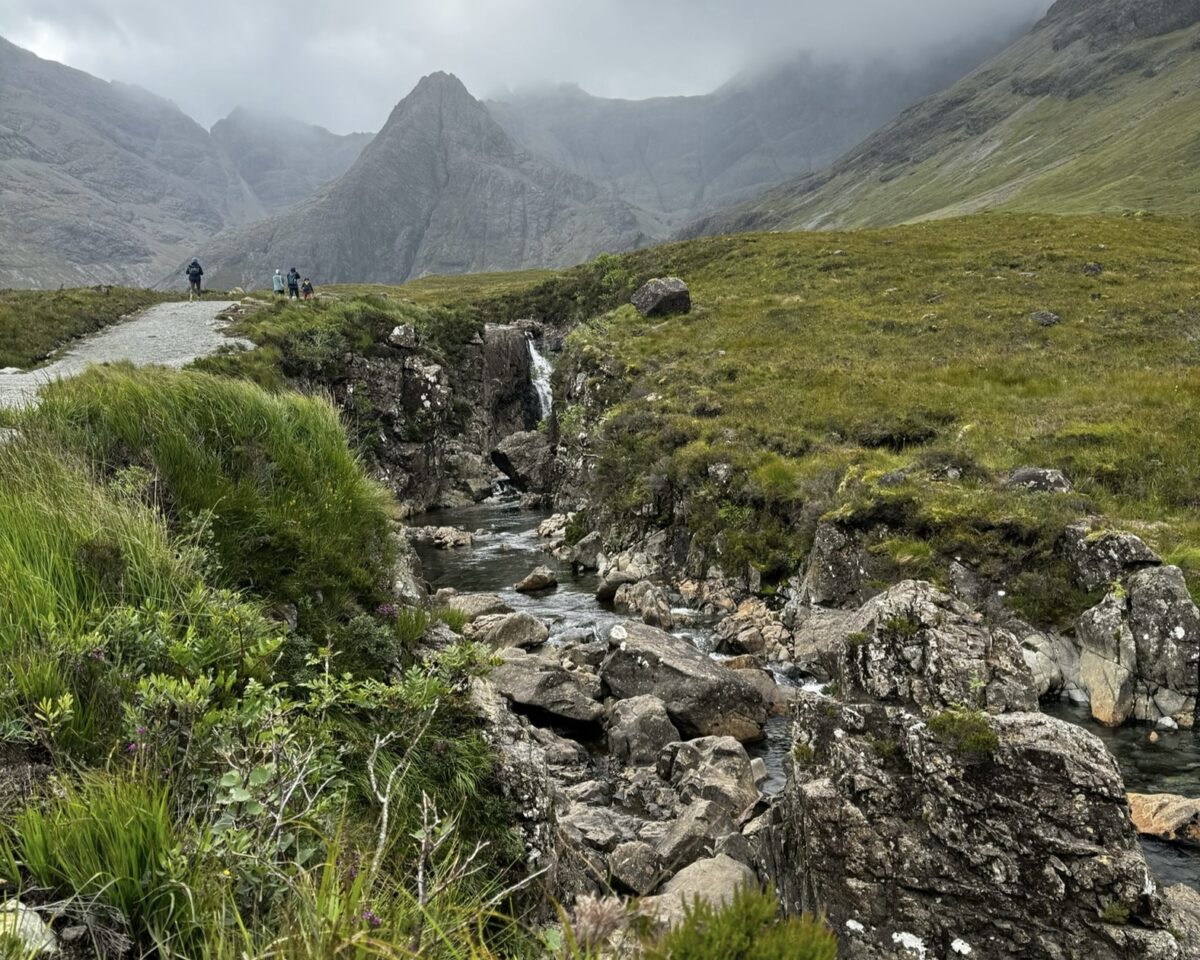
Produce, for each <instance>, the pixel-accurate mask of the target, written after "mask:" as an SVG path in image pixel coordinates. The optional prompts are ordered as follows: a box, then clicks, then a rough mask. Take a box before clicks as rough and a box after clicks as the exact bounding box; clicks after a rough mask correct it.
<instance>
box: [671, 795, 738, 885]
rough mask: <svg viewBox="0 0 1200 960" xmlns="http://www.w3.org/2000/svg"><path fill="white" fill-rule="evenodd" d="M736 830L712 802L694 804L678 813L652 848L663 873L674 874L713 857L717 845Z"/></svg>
mask: <svg viewBox="0 0 1200 960" xmlns="http://www.w3.org/2000/svg"><path fill="white" fill-rule="evenodd" d="M736 832H737V827H736V826H735V825H734V822H733V820H732V819H731V818H730V816H729V814H727V813H725V811H724V810H723V809H722V808H721V805H720V804H718V803H713V802H712V801H711V800H696V801H693V802H692V803H689V804H687V805H686V806H685V807H683V808H682V809H680V811H679V813H678V814H677V815H676V817H675V819H674V820H672V821H671V822H670V824H669V825H668V826H667V832H666V833H665V834H663V836H662V838H661V839H660V840H659V841H658V843H657V844H656V846H655V850H656V852H657V853H658V856H659V860H660V862H661V863H662V865H663V869H664V870H666V871H667V872H668V873H673V872H675V871H676V870H678V869H680V868H681V867H685V866H687V865H688V864H689V863H693V862H695V861H696V860H698V859H700V858H701V857H704V856H708V855H709V854H711V853H712V851H713V849H714V847H715V845H716V842H717V841H718V840H719V839H720V838H721V837H725V836H728V835H729V834H731V833H736Z"/></svg>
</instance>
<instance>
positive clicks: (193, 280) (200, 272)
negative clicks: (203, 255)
mask: <svg viewBox="0 0 1200 960" xmlns="http://www.w3.org/2000/svg"><path fill="white" fill-rule="evenodd" d="M183 272H184V273H185V274H187V278H188V299H189V300H191V299H192V298H193V297H198V296H200V278H201V277H203V276H204V268H203V267H202V266H200V261H199V260H197V259H196V258H195V257H192V262H191V263H189V264H188V265H187V269H185V270H184V271H183Z"/></svg>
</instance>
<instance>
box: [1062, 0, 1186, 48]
mask: <svg viewBox="0 0 1200 960" xmlns="http://www.w3.org/2000/svg"><path fill="white" fill-rule="evenodd" d="M1196 23H1200V0H1057V2H1056V3H1055V4H1054V6H1052V7H1051V8H1050V11H1049V12H1048V13H1047V14H1046V17H1045V19H1044V20H1043V21H1042V22H1041V24H1040V25H1039V26H1040V27H1041V28H1043V29H1052V30H1058V31H1059V33H1058V35H1057V36H1056V37H1055V46H1056V47H1063V46H1066V45H1068V44H1070V43H1074V42H1075V41H1076V40H1083V39H1086V40H1088V41H1089V42H1090V43H1091V45H1092V46H1093V47H1108V46H1112V45H1113V44H1119V43H1127V42H1130V41H1133V40H1140V39H1145V38H1147V37H1156V36H1161V35H1162V34H1166V33H1174V32H1175V31H1176V30H1182V29H1184V28H1185V27H1190V26H1192V25H1193V24H1196Z"/></svg>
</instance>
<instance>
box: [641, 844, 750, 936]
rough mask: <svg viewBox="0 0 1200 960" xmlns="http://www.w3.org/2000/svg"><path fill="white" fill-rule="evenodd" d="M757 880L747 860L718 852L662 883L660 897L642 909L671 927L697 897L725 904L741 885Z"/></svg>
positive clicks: (745, 885)
mask: <svg viewBox="0 0 1200 960" xmlns="http://www.w3.org/2000/svg"><path fill="white" fill-rule="evenodd" d="M757 882H758V878H757V877H756V876H755V875H754V871H753V870H751V869H750V868H749V867H747V866H746V865H745V864H744V863H739V862H738V861H737V860H734V859H733V858H731V857H728V856H726V855H725V854H718V855H717V856H715V857H710V858H708V859H705V860H697V861H696V862H695V863H693V864H690V865H689V866H686V867H684V868H683V869H682V870H680V871H679V873H677V874H676V875H675V876H673V877H672V878H671V879H670V880H668V881H667V882H666V883H665V884H663V887H662V890H661V891H660V893H659V894H658V896H656V897H651V898H649V899H647V900H643V901H642V911H643V913H645V914H647V915H649V916H653V917H655V918H656V919H657V920H658V922H659V923H660V924H663V925H664V926H671V925H673V924H676V923H678V922H679V921H680V920H682V919H683V917H684V916H685V913H686V910H687V908H688V907H690V906H692V904H693V903H694V902H695V901H696V900H697V899H699V900H700V901H701V902H703V903H708V904H711V905H713V906H722V905H725V904H728V903H729V902H730V901H732V900H733V897H734V895H735V894H736V893H737V892H738V890H740V889H741V888H742V887H749V886H754V885H755V884H757Z"/></svg>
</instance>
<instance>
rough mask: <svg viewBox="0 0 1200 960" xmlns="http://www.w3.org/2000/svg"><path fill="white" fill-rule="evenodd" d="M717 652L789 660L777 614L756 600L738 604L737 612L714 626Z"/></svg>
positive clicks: (784, 631) (788, 644)
mask: <svg viewBox="0 0 1200 960" xmlns="http://www.w3.org/2000/svg"><path fill="white" fill-rule="evenodd" d="M716 636H717V650H718V651H720V652H721V653H729V654H751V655H753V656H755V657H761V658H762V660H764V661H771V662H779V661H783V660H790V659H791V642H790V639H791V638H790V636H789V634H788V630H787V628H786V627H785V626H784V625H783V623H782V622H781V620H780V616H779V614H777V613H776V612H775V611H774V610H771V609H770V608H769V607H768V606H767V605H766V604H765V603H763V602H762V601H761V600H759V599H758V598H757V597H750V598H748V599H746V600H743V601H742V602H741V603H739V604H738V606H737V609H736V610H734V612H733V613H731V614H730V615H729V616H727V617H725V618H724V619H722V620H721V622H720V623H718V624H717V629H716Z"/></svg>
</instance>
